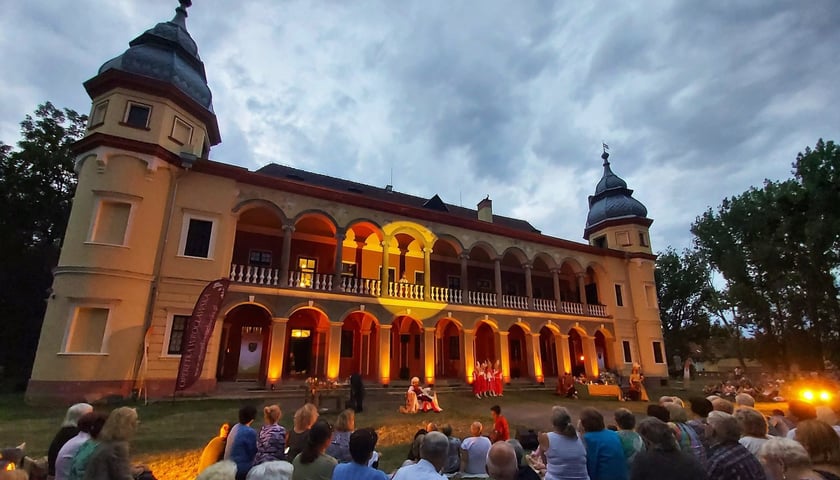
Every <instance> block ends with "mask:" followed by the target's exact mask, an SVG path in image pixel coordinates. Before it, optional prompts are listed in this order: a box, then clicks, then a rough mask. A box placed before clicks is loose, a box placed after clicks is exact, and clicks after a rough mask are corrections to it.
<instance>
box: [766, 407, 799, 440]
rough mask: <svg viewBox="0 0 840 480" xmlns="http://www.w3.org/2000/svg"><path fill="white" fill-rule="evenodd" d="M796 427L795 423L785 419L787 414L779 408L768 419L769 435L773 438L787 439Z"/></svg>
mask: <svg viewBox="0 0 840 480" xmlns="http://www.w3.org/2000/svg"><path fill="white" fill-rule="evenodd" d="M793 427H794V424H793V422H792V421H791V420H790V419H789V418H786V417H785V412H783V411H782V410H779V409H778V408H775V409H773V411H772V412H770V417H768V418H767V434H768V435H770V436H771V437H787V434H788V432H789V431H790V429H791V428H793Z"/></svg>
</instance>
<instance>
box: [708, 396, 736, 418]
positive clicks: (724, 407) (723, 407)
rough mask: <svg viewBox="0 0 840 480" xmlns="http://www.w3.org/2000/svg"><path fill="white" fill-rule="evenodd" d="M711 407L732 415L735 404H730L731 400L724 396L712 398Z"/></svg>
mask: <svg viewBox="0 0 840 480" xmlns="http://www.w3.org/2000/svg"><path fill="white" fill-rule="evenodd" d="M712 408H714V409H715V410H716V411H718V412H723V413H728V414H730V415H732V413H733V412H734V411H735V406H734V405H732V402H730V401H729V400H727V399H725V398H718V399H715V400H712Z"/></svg>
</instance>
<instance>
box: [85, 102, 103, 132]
mask: <svg viewBox="0 0 840 480" xmlns="http://www.w3.org/2000/svg"><path fill="white" fill-rule="evenodd" d="M107 111H108V101H107V100H105V101H104V102H101V103H97V104H96V106H95V107H93V112H91V114H90V123H88V128H95V127H98V126H99V125H102V124H103V123H105V113H106V112H107Z"/></svg>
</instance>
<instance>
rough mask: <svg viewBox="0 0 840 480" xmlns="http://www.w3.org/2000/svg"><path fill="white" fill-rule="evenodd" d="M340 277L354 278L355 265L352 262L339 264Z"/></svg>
mask: <svg viewBox="0 0 840 480" xmlns="http://www.w3.org/2000/svg"><path fill="white" fill-rule="evenodd" d="M341 275H343V276H345V277H355V276H356V264H355V263H353V262H341Z"/></svg>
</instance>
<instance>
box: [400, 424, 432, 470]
mask: <svg viewBox="0 0 840 480" xmlns="http://www.w3.org/2000/svg"><path fill="white" fill-rule="evenodd" d="M427 433H429V432H427V431H426V429H424V428H421V429H420V430H417V431H416V432H414V440H412V441H411V447H409V448H408V455H406V458H405V461H404V462H403V464H402V466H403V467H404V466H406V465H413V464H415V463H417V462H419V461H420V446H422V445H423V439H424V438H425V437H426V434H427Z"/></svg>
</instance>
